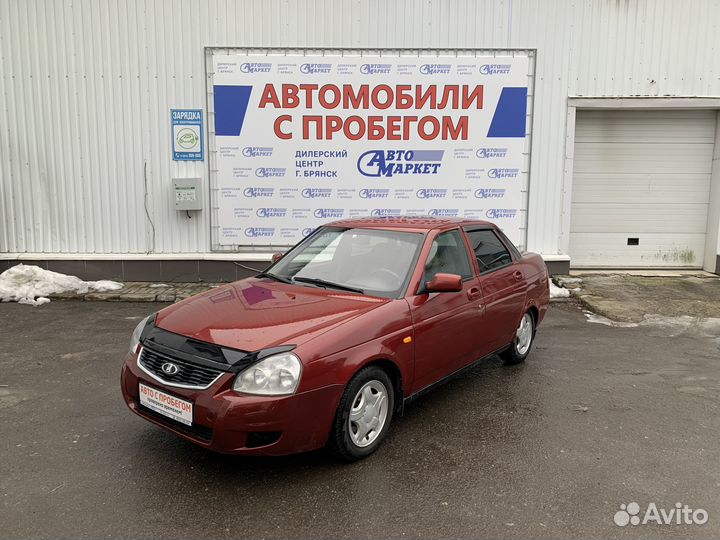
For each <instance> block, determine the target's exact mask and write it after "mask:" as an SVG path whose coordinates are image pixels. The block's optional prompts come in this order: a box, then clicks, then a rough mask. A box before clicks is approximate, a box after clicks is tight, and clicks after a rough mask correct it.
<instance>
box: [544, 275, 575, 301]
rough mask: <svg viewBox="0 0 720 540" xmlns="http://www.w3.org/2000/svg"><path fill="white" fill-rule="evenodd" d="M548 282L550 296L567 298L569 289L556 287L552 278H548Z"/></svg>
mask: <svg viewBox="0 0 720 540" xmlns="http://www.w3.org/2000/svg"><path fill="white" fill-rule="evenodd" d="M548 282H549V283H550V298H568V297H569V296H570V291H569V290H567V289H563V288H562V287H558V286H557V285H555V284H554V283H553V280H552V279H548Z"/></svg>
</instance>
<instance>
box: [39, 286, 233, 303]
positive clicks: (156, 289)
mask: <svg viewBox="0 0 720 540" xmlns="http://www.w3.org/2000/svg"><path fill="white" fill-rule="evenodd" d="M220 285H221V284H220V283H172V284H169V283H167V284H166V283H148V282H141V281H134V282H133V281H130V282H125V283H123V288H122V289H120V290H118V291H107V292H96V291H91V292H88V293H86V294H76V293H74V292H73V293H61V294H55V295H52V294H51V295H50V296H49V298H51V299H52V300H85V301H89V302H178V301H180V300H184V299H185V298H188V297H190V296H193V295H196V294H200V293H202V292H205V291H207V290H210V289H214V288H216V287H219V286H220Z"/></svg>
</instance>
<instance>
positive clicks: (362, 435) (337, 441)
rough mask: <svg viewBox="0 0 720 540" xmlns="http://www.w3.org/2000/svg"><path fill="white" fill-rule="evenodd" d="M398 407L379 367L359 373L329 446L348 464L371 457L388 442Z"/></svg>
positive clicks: (347, 390) (343, 401)
mask: <svg viewBox="0 0 720 540" xmlns="http://www.w3.org/2000/svg"><path fill="white" fill-rule="evenodd" d="M394 407H395V391H394V389H393V385H392V381H391V380H390V377H389V376H388V374H387V373H386V372H385V371H384V370H383V369H381V368H379V367H377V366H369V367H366V368H364V369H362V370H360V371H359V372H358V373H357V374H356V375H355V376H354V377H353V378H352V379H351V380H350V382H349V383H348V385H347V388H345V392H344V393H343V396H342V399H341V400H340V405H339V406H338V409H337V413H335V420H334V422H333V427H332V431H331V433H330V445H331V447H332V449H333V450H334V451H335V453H336V454H337V455H338V456H339V457H340V458H342V459H343V460H345V461H356V460H358V459H362V458H364V457H366V456H369V455H370V454H372V453H373V452H374V451H375V450H376V449H377V448H378V446H380V443H381V442H382V440H383V439H384V438H385V435H386V434H387V432H388V429H389V427H390V421H391V420H392V415H393V410H394Z"/></svg>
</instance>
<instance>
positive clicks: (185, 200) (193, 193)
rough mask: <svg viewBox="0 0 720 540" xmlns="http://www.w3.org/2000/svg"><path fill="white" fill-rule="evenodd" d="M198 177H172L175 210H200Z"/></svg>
mask: <svg viewBox="0 0 720 540" xmlns="http://www.w3.org/2000/svg"><path fill="white" fill-rule="evenodd" d="M200 184H201V179H200V178H173V189H174V191H175V210H183V211H185V210H202V197H201V195H200Z"/></svg>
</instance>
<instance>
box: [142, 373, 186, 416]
mask: <svg viewBox="0 0 720 540" xmlns="http://www.w3.org/2000/svg"><path fill="white" fill-rule="evenodd" d="M140 404H141V405H143V406H144V407H147V408H148V409H150V410H152V411H155V412H156V413H158V414H162V415H164V416H167V417H168V418H172V419H173V420H175V421H176V422H181V423H183V424H185V425H188V426H191V425H192V419H193V404H192V401H186V400H184V399H180V398H179V397H175V396H173V395H171V394H167V393H165V392H163V391H161V390H157V389H155V388H152V387H150V386H146V385H144V384H143V383H140Z"/></svg>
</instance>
